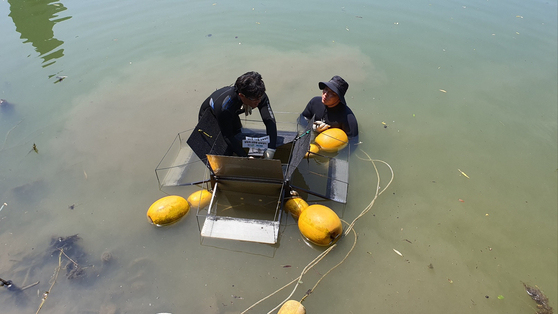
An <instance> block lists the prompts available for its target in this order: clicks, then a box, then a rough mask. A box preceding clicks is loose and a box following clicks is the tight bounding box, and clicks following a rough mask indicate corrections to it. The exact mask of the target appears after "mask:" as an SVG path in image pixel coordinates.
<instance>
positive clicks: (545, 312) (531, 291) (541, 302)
mask: <svg viewBox="0 0 558 314" xmlns="http://www.w3.org/2000/svg"><path fill="white" fill-rule="evenodd" d="M522 284H523V287H525V291H526V292H527V294H528V295H529V296H530V297H531V299H533V301H535V302H537V314H552V313H553V312H552V307H550V305H548V298H547V297H546V295H544V293H543V292H542V291H541V289H539V287H537V286H535V287H531V286H529V285H527V284H525V283H524V282H522Z"/></svg>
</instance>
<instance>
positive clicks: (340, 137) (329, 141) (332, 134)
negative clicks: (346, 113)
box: [315, 128, 349, 153]
mask: <svg viewBox="0 0 558 314" xmlns="http://www.w3.org/2000/svg"><path fill="white" fill-rule="evenodd" d="M315 141H316V144H318V145H320V149H321V150H323V151H325V152H328V153H335V152H337V151H339V150H342V149H343V148H345V146H347V144H348V143H349V138H348V137H347V134H346V133H345V132H344V131H343V130H341V129H338V128H330V129H327V130H325V131H323V132H322V133H320V134H318V136H316V140H315Z"/></svg>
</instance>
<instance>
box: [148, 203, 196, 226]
mask: <svg viewBox="0 0 558 314" xmlns="http://www.w3.org/2000/svg"><path fill="white" fill-rule="evenodd" d="M188 211H190V204H188V201H186V199H184V197H181V196H177V195H170V196H165V197H163V198H161V199H158V200H157V201H155V203H153V204H152V205H151V206H150V207H149V209H148V210H147V219H148V220H149V222H151V223H152V224H154V225H156V226H157V227H160V226H165V225H170V224H172V223H175V222H177V221H179V220H180V218H182V217H184V215H186V214H187V213H188Z"/></svg>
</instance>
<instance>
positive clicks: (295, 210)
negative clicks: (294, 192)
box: [285, 197, 308, 219]
mask: <svg viewBox="0 0 558 314" xmlns="http://www.w3.org/2000/svg"><path fill="white" fill-rule="evenodd" d="M307 207H308V203H306V201H305V200H303V199H302V198H300V197H293V198H291V199H289V200H287V201H286V202H285V209H286V210H287V211H288V212H290V213H291V215H292V216H293V218H294V219H298V217H300V213H302V211H304V210H305V209H306V208H307Z"/></svg>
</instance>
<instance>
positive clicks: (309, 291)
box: [241, 150, 394, 314]
mask: <svg viewBox="0 0 558 314" xmlns="http://www.w3.org/2000/svg"><path fill="white" fill-rule="evenodd" d="M361 151H362V153H364V154H365V155H366V158H361V157H359V156H357V157H358V158H359V159H360V160H364V161H369V162H371V163H372V165H373V166H374V171H375V172H376V178H377V184H376V193H375V195H374V198H373V199H372V201H371V202H370V203H369V204H368V205H367V206H366V207H365V208H364V210H363V211H362V212H361V213H360V214H359V215H358V216H357V217H356V218H355V219H353V221H352V222H351V223H350V224H348V223H347V222H346V221H344V220H342V221H343V222H344V223H346V224H348V225H349V226H348V227H347V229H346V230H345V232H344V233H343V236H347V235H348V234H349V233H350V232H351V231H352V232H353V234H354V236H355V239H354V242H353V245H352V247H351V249H350V250H349V251H348V252H347V254H346V255H345V257H344V258H343V259H342V260H341V261H340V262H339V263H337V265H335V266H333V267H332V268H330V269H329V270H328V271H327V272H326V273H325V274H324V275H322V277H321V278H320V279H319V280H318V281H317V282H316V284H315V285H314V287H312V289H310V290H308V291H307V292H306V294H305V295H304V296H303V297H302V299H301V300H300V303H302V302H303V301H304V300H305V299H306V298H307V297H308V296H309V295H310V294H311V293H312V292H313V291H314V290H315V289H316V287H317V286H318V285H319V284H320V282H321V281H322V280H323V279H324V278H325V277H326V276H327V275H328V274H329V273H330V272H332V271H333V270H334V269H335V268H337V267H338V266H339V265H341V264H342V263H343V262H344V261H345V260H346V259H347V258H348V257H349V255H350V254H351V252H352V251H353V250H354V248H355V246H356V243H357V234H356V231H355V230H354V225H355V223H356V221H357V220H359V219H360V218H362V216H364V215H365V214H366V213H368V212H369V211H370V209H371V208H372V207H373V206H374V203H375V202H376V199H377V198H378V196H380V195H381V194H382V193H383V192H384V191H385V190H386V189H387V188H388V187H389V186H390V185H391V183H392V182H393V178H394V174H393V169H392V168H391V166H390V165H389V164H388V163H387V162H385V161H383V160H378V159H372V158H371V157H370V156H369V155H368V154H367V153H366V152H365V151H363V150H361ZM376 162H381V163H383V164H384V165H386V166H387V167H388V168H389V170H390V172H391V178H390V180H389V182H388V184H387V185H386V186H385V187H384V188H383V189H382V190H381V191H380V172H379V171H378V167H377V166H376ZM335 247H337V244H333V245H332V246H330V247H329V248H327V250H325V251H323V252H322V253H320V254H319V255H318V256H317V257H316V258H315V259H314V260H312V261H311V262H310V263H308V265H306V267H304V269H303V270H302V272H301V273H300V275H299V276H298V277H297V278H295V279H293V280H292V281H291V282H289V283H287V284H286V285H284V286H283V287H281V288H279V289H277V290H275V292H273V293H271V294H269V295H268V296H266V297H264V298H263V299H261V300H259V301H258V302H256V303H254V304H253V305H252V306H250V307H249V308H247V309H246V310H244V311H243V312H242V313H241V314H244V313H246V312H248V311H249V310H251V309H252V308H254V307H255V306H256V305H258V304H260V303H261V302H263V301H265V300H267V299H269V298H270V297H272V296H273V295H275V294H276V293H278V292H279V291H281V290H283V289H285V288H287V287H288V286H290V285H292V284H293V283H295V282H296V285H295V286H294V288H293V290H292V291H291V293H290V294H289V296H288V297H287V298H286V299H285V300H283V301H282V302H281V303H279V304H278V305H277V306H276V307H275V308H273V309H272V310H271V311H269V312H268V314H270V313H272V312H274V311H275V310H277V309H278V308H279V307H281V306H282V305H283V304H284V303H285V302H287V301H288V300H289V299H290V298H291V297H292V296H293V294H294V293H295V291H296V289H297V288H298V285H299V284H300V283H301V282H302V277H303V276H304V275H305V274H306V273H307V272H308V271H309V270H310V269H312V268H313V267H314V266H316V265H317V264H318V263H319V262H320V261H321V260H322V259H323V258H324V257H325V256H326V255H327V254H329V253H330V252H331V251H332V250H333V249H334V248H335Z"/></svg>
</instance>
